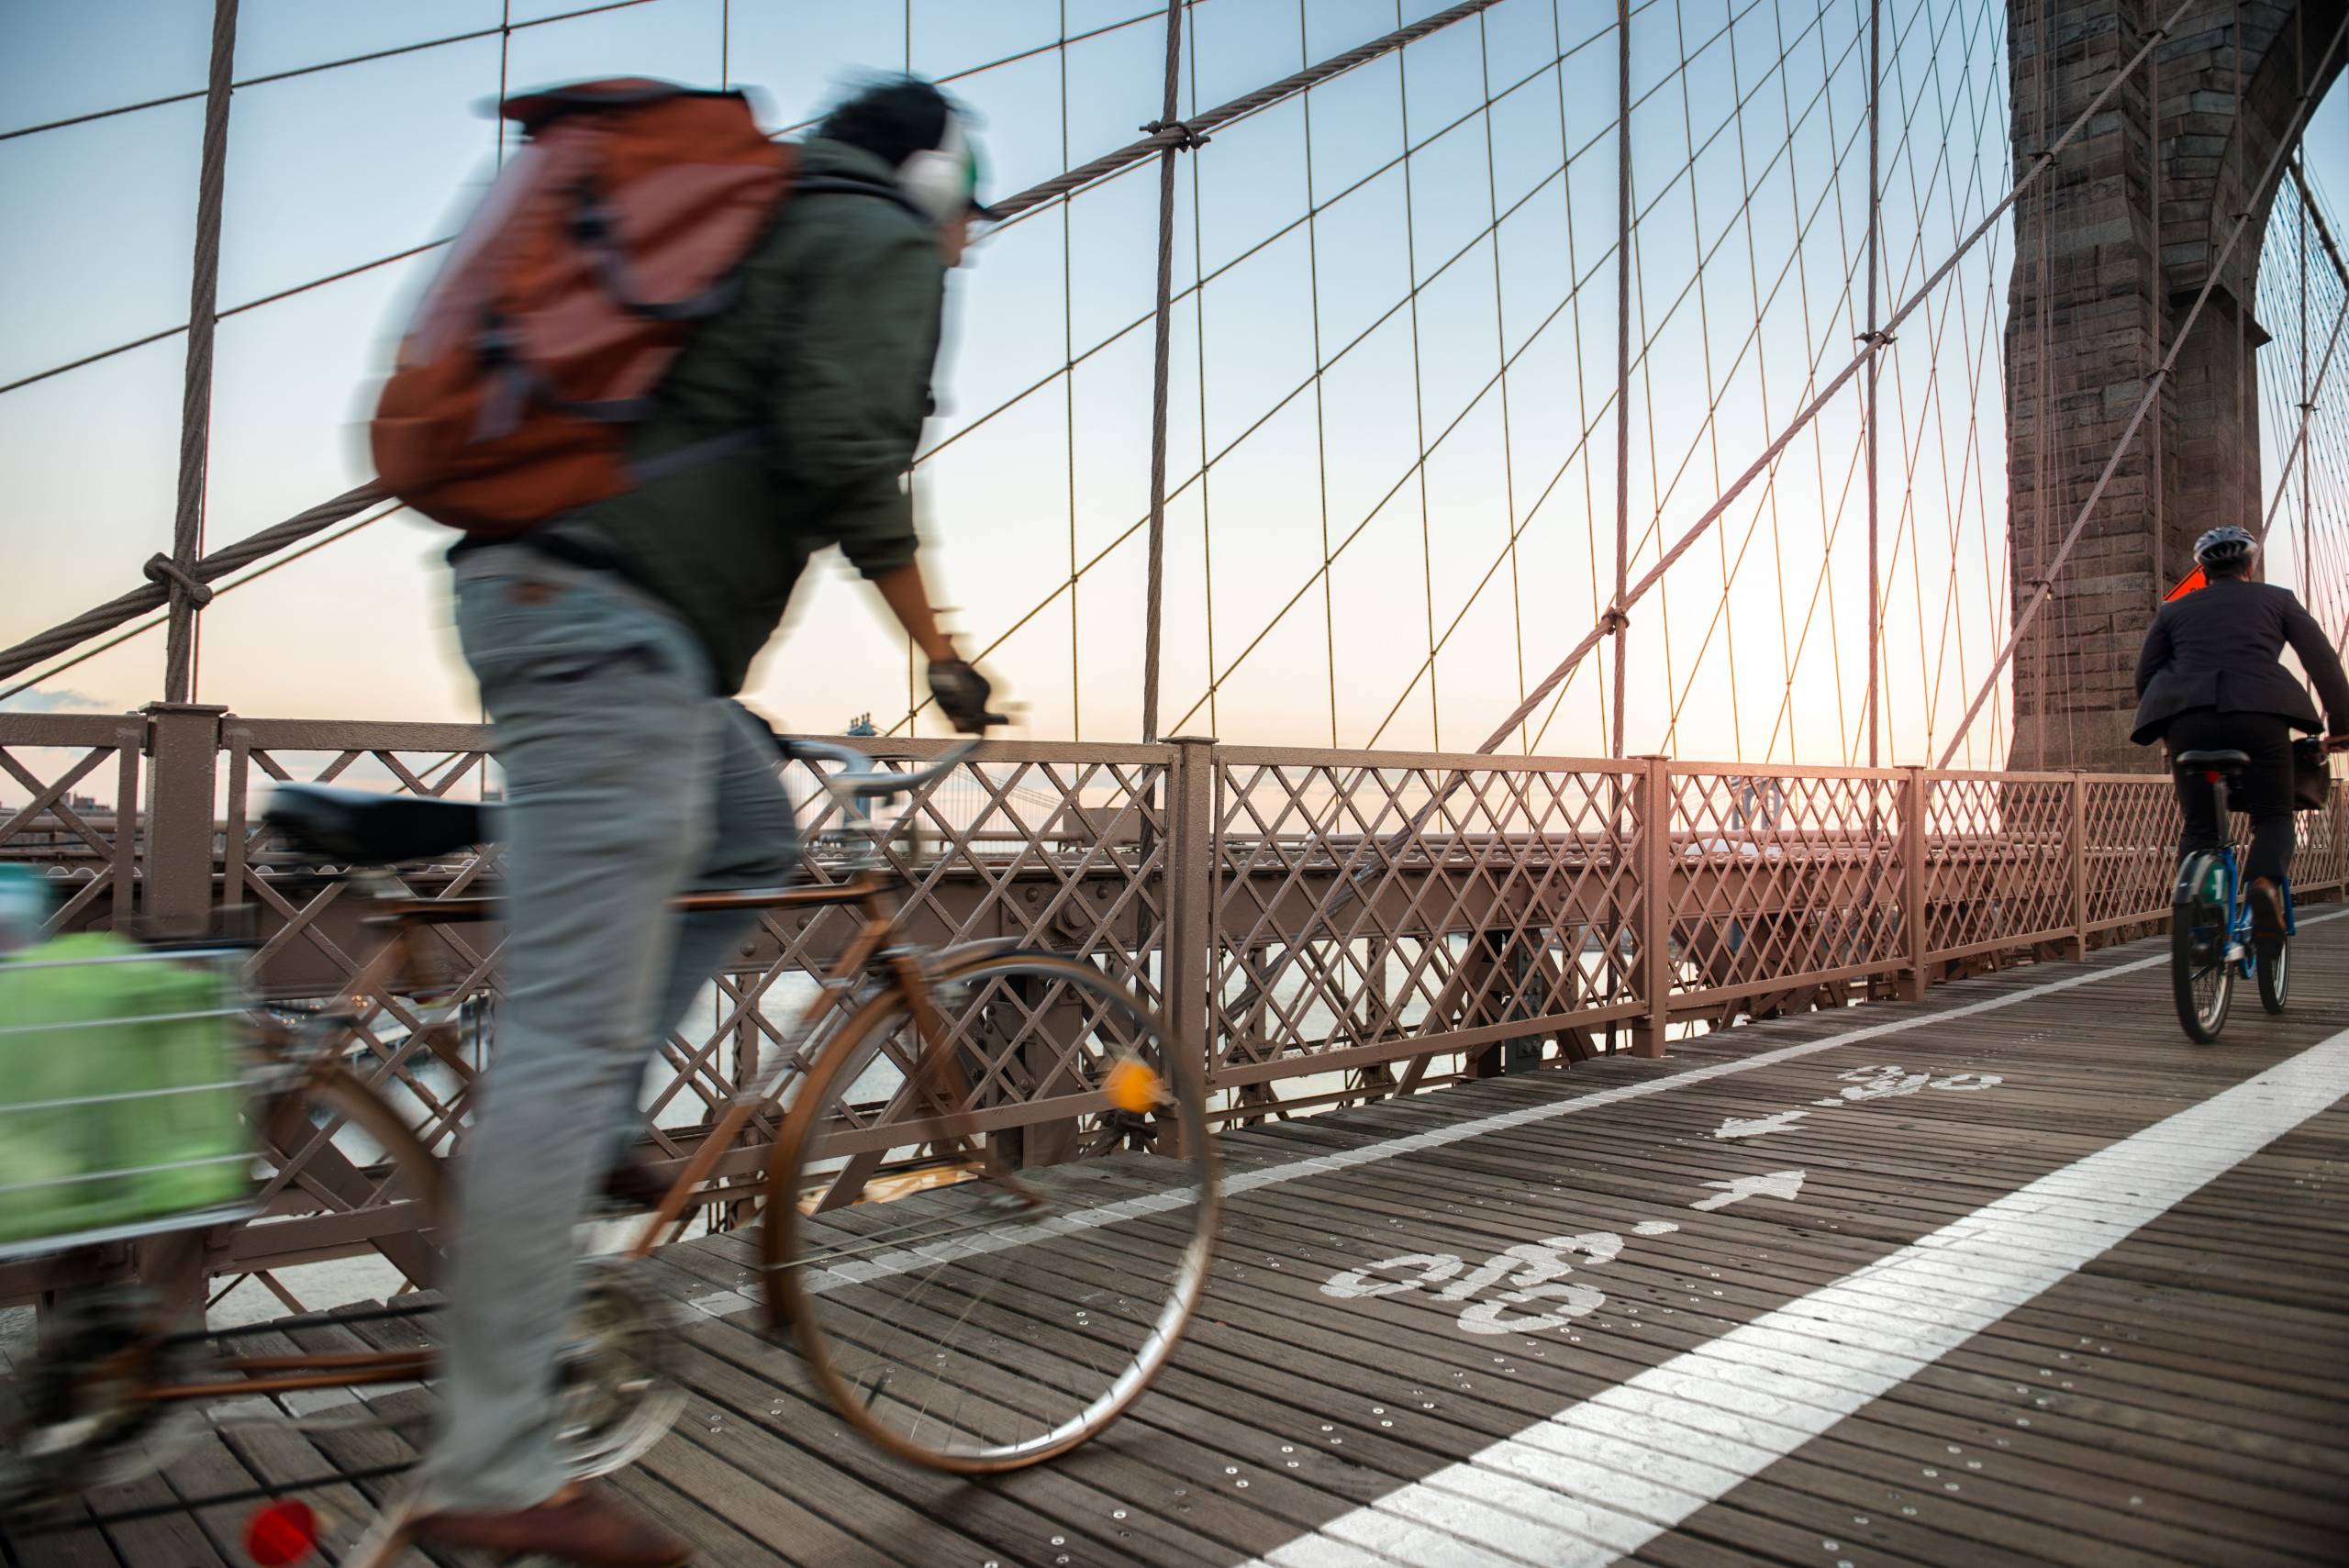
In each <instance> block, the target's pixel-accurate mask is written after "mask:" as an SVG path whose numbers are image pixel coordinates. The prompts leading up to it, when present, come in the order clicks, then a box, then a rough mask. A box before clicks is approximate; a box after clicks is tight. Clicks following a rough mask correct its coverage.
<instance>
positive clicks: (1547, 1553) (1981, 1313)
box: [1249, 1031, 2349, 1568]
mask: <svg viewBox="0 0 2349 1568" xmlns="http://www.w3.org/2000/svg"><path fill="white" fill-rule="evenodd" d="M2344 1094H2349V1031H2343V1033H2340V1034H2336V1035H2334V1036H2332V1038H2331V1039H2330V1040H2324V1041H2322V1042H2321V1043H2320V1044H2317V1045H2314V1046H2311V1047H2310V1048H2309V1049H2308V1050H2306V1051H2301V1052H2300V1053H2299V1055H2297V1056H2294V1057H2292V1058H2291V1059H2289V1060H2288V1061H2286V1062H2281V1063H2279V1064H2278V1065H2277V1066H2275V1067H2272V1068H2270V1069H2268V1070H2267V1071H2266V1072H2264V1073H2260V1074H2258V1075H2257V1076H2256V1077H2254V1078H2252V1079H2250V1080H2248V1081H2246V1082H2244V1083H2242V1084H2237V1085H2235V1086H2234V1087H2233V1088H2232V1089H2228V1090H2226V1091H2224V1092H2223V1093H2221V1094H2219V1095H2215V1096H2213V1097H2212V1098H2210V1099H2209V1100H2206V1101H2204V1102H2203V1103H2202V1104H2200V1105H2198V1106H2192V1107H2190V1108H2189V1109H2187V1110H2183V1111H2180V1112H2178V1113H2177V1114H2176V1115H2175V1116H2172V1117H2170V1118H2166V1119H2165V1120H2163V1121H2159V1122H2156V1123H2154V1125H2153V1126H2151V1127H2149V1128H2146V1129H2144V1130H2143V1131H2141V1132H2138V1133H2135V1134H2132V1136H2130V1137H2128V1138H2125V1139H2123V1140H2121V1141H2120V1142H2118V1143H2115V1144H2113V1145H2111V1146H2110V1148H2107V1149H2103V1150H2100V1151H2098V1152H2097V1153H2094V1154H2091V1155H2088V1156H2087V1158H2085V1159H2082V1160H2079V1161H2076V1162H2074V1163H2072V1164H2069V1165H2066V1166H2065V1167H2064V1168H2063V1169H2061V1170H2058V1171H2054V1172H2052V1173H2049V1174H2047V1175H2045V1176H2043V1177H2041V1178H2040V1179H2039V1180H2037V1181H2035V1182H2032V1184H2030V1185H2028V1186H2025V1187H2022V1188H2020V1189H2018V1190H2017V1191H2015V1192H2013V1193H2010V1194H2009V1195H2007V1196H2005V1197H2002V1198H1999V1199H1998V1200H1997V1201H1995V1202H1993V1203H1990V1204H1987V1205H1985V1206H1984V1207H1981V1208H1978V1209H1976V1210H1975V1211H1974V1212H1973V1213H1972V1214H1970V1215H1967V1216H1966V1217H1965V1218H1963V1219H1959V1220H1956V1221H1954V1222H1953V1223H1952V1224H1949V1225H1945V1226H1943V1227H1942V1229H1939V1230H1936V1231H1934V1232H1933V1233H1932V1234H1931V1235H1929V1236H1926V1237H1923V1238H1922V1239H1920V1240H1918V1241H1916V1242H1914V1243H1912V1244H1910V1245H1909V1246H1907V1247H1904V1248H1902V1249H1901V1250H1900V1251H1898V1252H1894V1253H1892V1254H1891V1255H1889V1256H1887V1257H1885V1258H1883V1259H1880V1260H1878V1261H1877V1262H1874V1263H1870V1264H1868V1265H1867V1266H1866V1267H1865V1268H1862V1269H1858V1270H1856V1271H1854V1273H1850V1274H1847V1275H1845V1276H1844V1277H1843V1278H1842V1279H1840V1280H1837V1281H1835V1282H1834V1283H1832V1284H1827V1285H1823V1286H1821V1287H1820V1289H1818V1290H1815V1291H1812V1292H1811V1293H1810V1294H1809V1295H1808V1296H1802V1297H1800V1298H1799V1299H1798V1300H1795V1301H1793V1302H1790V1303H1788V1304H1787V1306H1785V1307H1780V1308H1778V1309H1776V1310H1775V1311H1772V1312H1768V1313H1765V1314H1764V1315H1763V1316H1762V1317H1760V1318H1755V1319H1754V1320H1753V1322H1751V1323H1748V1324H1746V1325H1744V1326H1743V1327H1742V1328H1738V1329H1731V1331H1730V1332H1728V1333H1726V1334H1724V1335H1722V1336H1721V1337H1720V1339H1718V1340H1713V1341H1711V1342H1710V1343H1709V1344H1705V1345H1701V1346H1699V1347H1698V1348H1697V1349H1695V1350H1692V1351H1686V1352H1684V1353H1683V1354H1681V1355H1677V1356H1675V1357H1674V1358H1673V1359H1672V1360H1671V1361H1669V1362H1664V1363H1663V1364H1662V1365H1659V1366H1656V1367H1653V1368H1651V1369H1649V1370H1648V1371H1646V1372H1643V1373H1640V1374H1639V1375H1637V1376H1635V1377H1633V1378H1631V1380H1630V1381H1629V1382H1627V1383H1624V1384H1621V1385H1618V1386H1617V1387H1614V1388H1610V1389H1609V1390H1607V1391H1606V1392H1604V1393H1602V1394H1598V1395H1596V1396H1593V1397H1591V1398H1589V1399H1586V1400H1585V1401H1583V1402H1582V1403H1580V1404H1577V1405H1574V1406H1570V1407H1567V1408H1565V1409H1564V1410H1561V1411H1560V1412H1558V1414H1557V1415H1555V1416H1553V1417H1552V1418H1550V1419H1548V1420H1546V1421H1542V1422H1537V1423H1535V1424H1534V1425H1533V1426H1531V1427H1529V1428H1527V1429H1525V1430H1523V1431H1521V1432H1520V1433H1518V1434H1517V1435H1516V1436H1515V1437H1511V1438H1505V1439H1503V1440H1500V1441H1499V1442H1497V1443H1494V1444H1492V1445H1491V1446H1490V1447H1488V1448H1486V1449H1485V1450H1484V1451H1481V1452H1479V1453H1477V1454H1476V1455H1475V1457H1474V1458H1472V1459H1468V1460H1464V1461H1463V1462H1459V1463H1457V1464H1453V1465H1450V1466H1447V1467H1446V1468H1444V1469H1442V1470H1441V1471H1438V1472H1437V1473H1434V1474H1432V1475H1431V1476H1429V1477H1428V1478H1427V1479H1425V1480H1423V1481H1419V1482H1417V1483H1414V1484H1413V1485H1408V1486H1404V1487H1402V1488H1400V1489H1399V1490H1397V1491H1395V1492H1392V1493H1389V1494H1388V1495H1387V1496H1384V1497H1381V1498H1379V1499H1378V1500H1377V1501H1376V1502H1375V1503H1373V1504H1370V1505H1368V1506H1365V1507H1360V1508H1356V1509H1354V1510H1353V1511H1352V1512H1350V1513H1347V1514H1344V1515H1341V1516H1340V1517H1339V1518H1335V1519H1332V1520H1330V1523H1328V1524H1327V1525H1324V1526H1323V1527H1322V1528H1321V1529H1319V1531H1317V1532H1316V1533H1315V1534H1313V1535H1311V1536H1308V1537H1304V1538H1301V1539H1300V1540H1297V1541H1294V1542H1291V1543H1290V1544H1289V1545H1287V1546H1284V1547H1282V1548H1280V1549H1279V1550H1277V1551H1274V1552H1273V1553H1272V1554H1271V1555H1270V1556H1269V1557H1266V1558H1262V1559H1259V1560H1257V1562H1255V1563H1253V1564H1251V1565H1249V1568H1364V1565H1367V1564H1386V1563H1406V1564H1409V1565H1410V1568H1491V1565H1493V1564H1495V1563H1497V1562H1508V1563H1512V1564H1515V1563H1530V1564H1535V1565H1538V1568H1601V1565H1603V1564H1606V1563H1609V1562H1614V1561H1615V1560H1616V1558H1617V1557H1618V1556H1619V1555H1621V1554H1623V1553H1627V1552H1631V1551H1638V1550H1639V1549H1640V1548H1641V1547H1642V1546H1643V1545H1644V1544H1646V1543H1647V1542H1648V1541H1650V1540H1654V1539H1655V1538H1656V1537H1657V1536H1659V1535H1662V1534H1664V1532H1666V1531H1667V1530H1670V1529H1673V1528H1674V1527H1675V1526H1676V1525H1678V1524H1679V1523H1680V1522H1681V1521H1683V1520H1685V1519H1686V1518H1688V1516H1689V1515H1691V1514H1693V1513H1695V1512H1696V1511H1697V1510H1698V1509H1699V1508H1701V1507H1705V1506H1706V1505H1707V1504H1709V1503H1711V1502H1714V1501H1716V1500H1718V1499H1719V1498H1720V1497H1721V1496H1724V1495H1726V1494H1727V1493H1728V1492H1730V1491H1731V1489H1733V1488H1734V1487H1736V1486H1737V1485H1741V1484H1742V1483H1743V1482H1744V1481H1746V1480H1748V1479H1750V1478H1751V1477H1753V1475H1755V1474H1757V1473H1760V1472H1761V1471H1762V1470H1764V1469H1765V1468H1766V1467H1767V1466H1768V1465H1770V1464H1772V1463H1775V1462H1776V1461H1778V1460H1780V1459H1783V1458H1785V1457H1786V1456H1787V1454H1790V1453H1792V1452H1794V1451H1796V1450H1797V1449H1798V1448H1800V1447H1801V1446H1802V1445H1803V1444H1804V1443H1806V1442H1808V1441H1809V1440H1811V1439H1812V1438H1814V1437H1817V1436H1819V1435H1820V1433H1822V1432H1824V1431H1826V1430H1827V1429H1829V1428H1831V1427H1832V1426H1833V1425H1834V1424H1835V1423H1836V1422H1838V1421H1840V1420H1842V1419H1843V1418H1845V1417H1847V1416H1850V1415H1852V1414H1854V1412H1856V1411H1858V1410H1860V1409H1861V1408H1863V1407H1865V1406H1866V1405H1867V1404H1868V1403H1869V1402H1870V1401H1872V1400H1874V1399H1876V1398H1877V1397H1879V1396H1882V1395H1884V1394H1885V1393H1887V1392H1888V1391H1889V1390H1891V1389H1893V1388H1896V1387H1898V1385H1901V1384H1902V1383H1905V1382H1907V1381H1908V1380H1909V1379H1910V1378H1912V1377H1914V1376H1915V1375H1916V1374H1917V1373H1920V1372H1921V1371H1922V1370H1924V1369H1925V1368H1926V1367H1928V1366H1930V1365H1932V1363H1933V1362H1935V1361H1938V1360H1939V1359H1940V1358H1941V1357H1943V1356H1944V1355H1946V1354H1948V1353H1949V1352H1950V1351H1954V1350H1955V1349H1956V1348H1957V1347H1958V1346H1960V1345H1962V1344H1964V1343H1965V1341H1966V1340H1969V1339H1971V1338H1972V1337H1973V1336H1974V1335H1976V1334H1977V1333H1980V1332H1981V1331H1982V1330H1983V1329H1987V1328H1988V1327H1989V1326H1990V1325H1992V1324H1994V1323H1996V1322H1998V1319H2000V1318H2004V1317H2005V1316H2006V1315H2007V1314H2008V1313H2009V1312H2011V1311H2012V1310H2014V1309H2015V1308H2016V1307H2020V1306H2021V1305H2023V1304H2024V1303H2025V1302H2028V1301H2030V1300H2032V1298H2034V1297H2036V1296H2039V1295H2041V1294H2042V1293H2043V1292H2045V1291H2046V1290H2048V1289H2049V1288H2050V1287H2052V1286H2054V1285H2056V1284H2061V1283H2062V1282H2063V1281H2064V1280H2065V1279H2068V1278H2069V1277H2071V1275H2072V1274H2073V1273H2076V1272H2077V1271H2078V1270H2079V1269H2080V1268H2081V1267H2083V1266H2084V1265H2086V1264H2087V1263H2088V1262H2091V1261H2092V1260H2094V1259H2095V1258H2096V1257H2098V1256H2099V1254H2101V1253H2103V1252H2104V1251H2107V1250H2109V1249H2110V1248H2111V1247H2113V1246H2115V1245H2117V1244H2118V1243H2120V1242H2121V1240H2124V1239H2126V1238H2127V1237H2128V1236H2130V1235H2131V1234H2132V1233H2133V1232H2134V1231H2136V1230H2137V1229H2139V1228H2140V1227H2142V1226H2143V1225H2145V1224H2147V1223H2149V1222H2151V1221H2152V1220H2154V1219H2156V1218H2160V1217H2161V1216H2162V1215H2164V1214H2165V1213H2167V1212H2168V1211H2169V1210H2170V1209H2171V1208H2173V1207H2176V1205H2177V1204H2179V1203H2180V1202H2182V1201H2184V1200H2185V1199H2186V1198H2187V1197H2188V1196H2190V1195H2192V1194H2194V1193H2195V1192H2197V1191H2198V1190H2199V1189H2200V1188H2201V1187H2202V1186H2203V1185H2205V1184H2208V1183H2209V1182H2210V1181H2212V1180H2214V1179H2215V1178H2217V1177H2219V1176H2221V1175H2223V1174H2225V1173H2227V1172H2228V1171H2231V1170H2232V1169H2233V1168H2234V1167H2235V1166H2237V1165H2239V1164H2241V1163H2242V1162H2243V1161H2245V1160H2247V1159H2249V1158H2250V1157H2251V1156H2252V1155H2254V1154H2256V1153H2257V1152H2258V1151H2260V1150H2262V1149H2264V1148H2266V1146H2267V1145H2268V1144H2269V1143H2271V1142H2273V1141H2275V1140H2277V1139H2278V1138H2280V1137H2282V1136H2283V1135H2284V1134H2286V1133H2288V1132H2289V1131H2291V1130H2292V1129H2294V1128H2297V1127H2299V1125H2300V1124H2301V1123H2302V1122H2304V1121H2306V1120H2307V1119H2308V1118H2310V1117H2312V1116H2314V1115H2316V1114H2317V1113H2318V1112H2319V1111H2321V1110H2323V1109H2324V1108H2325V1107H2326V1106H2330V1105H2332V1104H2333V1103H2334V1102H2335V1101H2336V1100H2338V1099H2340V1098H2341V1097H2342V1096H2343V1095H2344ZM2029 1420H2030V1418H2029V1416H2027V1415H2026V1416H2024V1417H2021V1418H2019V1424H2027V1423H2028V1421H2029Z"/></svg>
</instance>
